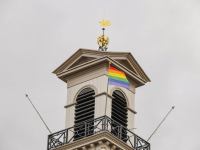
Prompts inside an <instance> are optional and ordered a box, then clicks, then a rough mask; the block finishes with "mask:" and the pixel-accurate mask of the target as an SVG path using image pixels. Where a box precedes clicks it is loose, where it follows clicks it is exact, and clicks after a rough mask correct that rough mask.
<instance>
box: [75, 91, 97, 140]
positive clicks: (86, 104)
mask: <svg viewBox="0 0 200 150" xmlns="http://www.w3.org/2000/svg"><path fill="white" fill-rule="evenodd" d="M94 95H95V92H94V90H93V89H92V88H85V89H83V90H82V91H81V92H80V93H79V94H78V96H77V98H76V103H77V104H76V106H75V118H74V120H75V121H74V124H75V128H74V130H75V132H76V133H77V135H76V136H75V138H74V140H78V139H81V138H83V137H84V128H85V126H84V125H78V124H80V123H81V122H84V121H86V120H90V119H94V106H95V98H94V97H93V96H94ZM91 134H92V132H90V134H89V135H91ZM89 135H87V136H89Z"/></svg>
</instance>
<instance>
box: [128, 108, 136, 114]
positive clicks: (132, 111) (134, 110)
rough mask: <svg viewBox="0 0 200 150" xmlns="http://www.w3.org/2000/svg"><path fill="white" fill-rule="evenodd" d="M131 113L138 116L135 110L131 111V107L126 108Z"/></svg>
mask: <svg viewBox="0 0 200 150" xmlns="http://www.w3.org/2000/svg"><path fill="white" fill-rule="evenodd" d="M126 108H127V109H128V110H129V111H130V112H132V113H134V114H137V111H135V110H133V109H131V108H129V107H126Z"/></svg>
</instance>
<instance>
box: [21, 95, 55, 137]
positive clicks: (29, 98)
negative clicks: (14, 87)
mask: <svg viewBox="0 0 200 150" xmlns="http://www.w3.org/2000/svg"><path fill="white" fill-rule="evenodd" d="M25 95H26V97H27V98H28V100H29V101H30V103H31V104H32V106H33V108H34V109H35V111H36V112H37V114H38V115H39V117H40V119H41V120H42V122H43V123H44V125H45V126H46V128H47V130H49V132H50V134H51V131H50V129H49V128H48V126H47V124H46V123H45V122H44V120H43V119H42V117H41V116H40V113H39V112H38V111H37V109H36V108H35V106H34V105H33V103H32V102H31V100H30V98H29V97H28V95H27V94H25Z"/></svg>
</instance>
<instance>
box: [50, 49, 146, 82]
mask: <svg viewBox="0 0 200 150" xmlns="http://www.w3.org/2000/svg"><path fill="white" fill-rule="evenodd" d="M103 61H108V62H109V61H110V62H112V65H114V67H116V68H118V69H120V70H121V71H124V72H125V73H126V74H127V75H128V76H131V77H133V78H137V80H140V81H141V83H142V85H144V84H145V83H146V82H150V79H149V77H148V76H147V75H146V73H145V72H144V71H143V69H142V68H141V67H140V65H139V64H138V62H137V61H136V60H135V58H134V57H133V55H132V54H131V53H130V52H111V51H98V50H90V49H79V50H77V51H76V52H75V53H74V54H73V55H72V56H71V57H69V58H68V59H67V60H66V61H65V62H64V63H62V64H61V65H60V66H59V67H58V68H57V69H55V70H54V71H53V73H54V74H56V75H57V76H58V77H59V78H60V79H62V78H63V77H64V76H67V75H69V74H72V73H74V72H76V70H77V71H80V69H81V68H82V69H86V68H88V67H91V66H93V65H97V64H99V63H101V62H103Z"/></svg>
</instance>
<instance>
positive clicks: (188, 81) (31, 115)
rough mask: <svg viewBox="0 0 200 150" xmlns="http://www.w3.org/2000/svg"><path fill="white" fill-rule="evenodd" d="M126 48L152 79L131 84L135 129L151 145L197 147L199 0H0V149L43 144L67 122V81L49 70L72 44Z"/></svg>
mask: <svg viewBox="0 0 200 150" xmlns="http://www.w3.org/2000/svg"><path fill="white" fill-rule="evenodd" d="M104 9H105V10H106V14H105V19H106V20H110V22H111V26H110V27H108V28H106V31H105V34H106V35H108V36H109V38H110V44H109V45H108V47H109V48H108V51H123V52H131V53H132V54H133V56H134V57H135V59H136V60H137V61H138V63H139V64H140V65H141V67H142V68H143V69H144V71H145V72H146V74H147V75H148V76H149V77H150V79H151V81H152V82H150V83H147V84H146V85H145V86H142V87H140V88H138V89H137V90H136V107H135V109H136V111H137V112H138V114H137V115H136V120H135V127H136V128H137V129H136V130H135V133H136V134H138V135H139V136H141V137H142V138H144V139H146V140H147V139H148V137H149V136H150V135H151V133H152V132H153V131H154V129H155V128H156V127H157V125H158V124H159V123H160V122H161V120H162V119H163V118H164V116H165V115H166V114H167V113H168V112H169V110H170V109H171V107H172V106H173V105H175V106H176V107H175V109H174V110H173V111H172V113H171V114H170V115H169V117H168V118H167V119H166V121H165V122H164V123H163V124H162V126H161V127H160V128H159V129H158V131H157V132H156V134H155V135H154V136H153V137H152V139H151V140H150V141H149V142H150V143H151V148H152V150H169V149H170V150H199V149H200V148H199V147H200V142H199V141H200V92H199V90H200V42H199V40H200V1H199V0H165V1H164V0H126V1H119V0H112V1H111V0H105V1H104V0H101V1H97V0H0V62H1V63H0V69H1V73H0V91H1V92H0V102H1V104H0V135H1V136H0V149H1V150H36V149H37V150H45V149H46V145H47V135H48V134H49V133H48V130H47V129H46V128H45V126H44V125H43V123H42V122H41V120H40V118H39V117H38V116H37V114H36V112H35V110H34V109H33V108H32V106H31V104H30V103H29V102H28V100H27V99H26V97H25V93H27V94H28V95H29V97H30V98H31V100H32V102H33V103H34V104H35V106H36V107H37V109H38V110H39V112H40V113H41V115H42V117H43V118H44V120H45V121H46V123H47V125H48V126H49V128H50V130H51V131H52V132H56V131H59V130H61V129H64V127H65V109H64V107H63V106H64V105H66V100H67V90H66V84H65V83H64V82H63V81H61V80H59V79H58V78H57V77H56V76H55V75H54V74H52V71H53V70H54V69H56V68H57V67H58V66H59V65H60V64H61V63H63V62H64V61H65V60H66V59H67V58H69V57H70V56H71V55H72V54H73V53H74V52H75V51H76V50H77V49H79V48H88V49H95V50H97V49H98V45H97V42H96V41H97V37H98V36H99V35H101V34H102V30H101V27H100V24H99V21H101V20H102V17H103V10H104Z"/></svg>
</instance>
